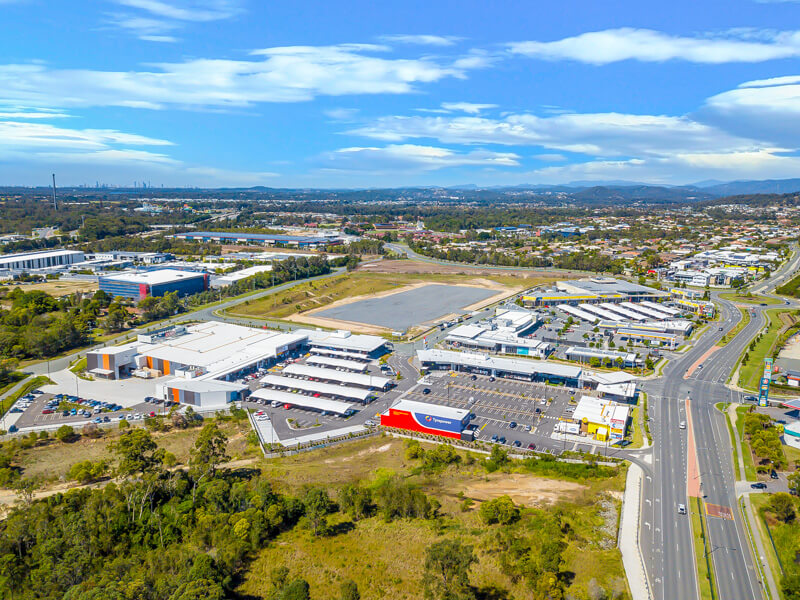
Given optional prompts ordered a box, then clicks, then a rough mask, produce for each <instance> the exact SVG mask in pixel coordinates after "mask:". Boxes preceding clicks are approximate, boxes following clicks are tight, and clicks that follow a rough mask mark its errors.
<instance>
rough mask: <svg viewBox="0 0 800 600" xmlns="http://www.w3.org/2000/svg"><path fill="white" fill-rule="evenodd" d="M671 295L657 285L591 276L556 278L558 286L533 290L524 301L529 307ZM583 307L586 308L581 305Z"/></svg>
mask: <svg viewBox="0 0 800 600" xmlns="http://www.w3.org/2000/svg"><path fill="white" fill-rule="evenodd" d="M668 297H669V294H667V293H665V292H662V291H660V290H656V289H654V288H650V287H646V286H643V285H638V284H636V283H630V282H628V281H623V280H621V279H614V278H611V277H592V278H589V279H577V280H571V281H557V282H556V285H555V289H549V290H543V291H531V292H528V293H527V294H523V295H522V297H521V300H522V303H523V304H524V305H525V306H527V307H537V306H545V307H547V306H554V305H558V304H568V305H570V306H577V305H579V304H602V303H606V302H611V303H618V302H625V301H634V302H639V301H641V300H663V299H665V298H668ZM581 308H583V307H581Z"/></svg>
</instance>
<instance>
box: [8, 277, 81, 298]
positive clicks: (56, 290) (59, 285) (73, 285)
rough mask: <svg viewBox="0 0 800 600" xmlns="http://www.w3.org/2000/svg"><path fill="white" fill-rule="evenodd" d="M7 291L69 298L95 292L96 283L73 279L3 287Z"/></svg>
mask: <svg viewBox="0 0 800 600" xmlns="http://www.w3.org/2000/svg"><path fill="white" fill-rule="evenodd" d="M3 287H4V288H5V289H7V290H8V291H11V290H13V289H14V288H17V287H18V288H20V289H22V291H23V292H32V291H33V290H41V291H43V292H45V293H47V294H50V295H51V296H55V297H60V296H69V295H70V294H74V293H75V292H96V291H97V282H96V281H83V280H74V279H59V280H56V281H46V282H45V283H30V284H25V285H19V284H13V285H4V286H3Z"/></svg>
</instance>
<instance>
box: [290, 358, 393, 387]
mask: <svg viewBox="0 0 800 600" xmlns="http://www.w3.org/2000/svg"><path fill="white" fill-rule="evenodd" d="M283 373H285V374H288V375H299V376H302V377H313V378H315V379H324V380H327V381H341V382H342V383H352V384H353V385H357V386H361V387H368V388H378V389H382V390H383V389H386V387H387V386H388V385H389V383H391V381H392V380H391V379H388V378H387V377H380V376H379V375H369V374H366V373H349V372H346V371H336V370H335V369H323V368H322V367H314V366H311V365H298V364H293V365H289V366H287V367H286V368H285V369H284V370H283Z"/></svg>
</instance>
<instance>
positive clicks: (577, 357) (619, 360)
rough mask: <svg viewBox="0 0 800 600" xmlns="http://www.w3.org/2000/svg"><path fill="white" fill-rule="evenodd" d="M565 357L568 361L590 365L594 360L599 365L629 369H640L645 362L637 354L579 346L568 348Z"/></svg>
mask: <svg viewBox="0 0 800 600" xmlns="http://www.w3.org/2000/svg"><path fill="white" fill-rule="evenodd" d="M565 356H566V357H567V360H574V361H576V362H579V363H584V364H590V363H591V362H592V359H596V362H597V364H600V365H608V364H610V365H611V366H619V365H621V366H623V367H628V368H633V367H639V366H641V365H642V364H643V362H644V361H642V359H641V358H639V355H638V354H636V353H635V352H615V351H613V350H603V349H602V348H580V347H578V346H570V347H569V348H567V351H566V354H565Z"/></svg>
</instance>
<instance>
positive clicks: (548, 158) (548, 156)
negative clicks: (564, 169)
mask: <svg viewBox="0 0 800 600" xmlns="http://www.w3.org/2000/svg"><path fill="white" fill-rule="evenodd" d="M531 158H535V159H536V160H541V161H544V162H564V161H565V160H567V157H566V156H564V155H563V154H558V153H547V152H545V153H543V154H534V155H533V156H532V157H531Z"/></svg>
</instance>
